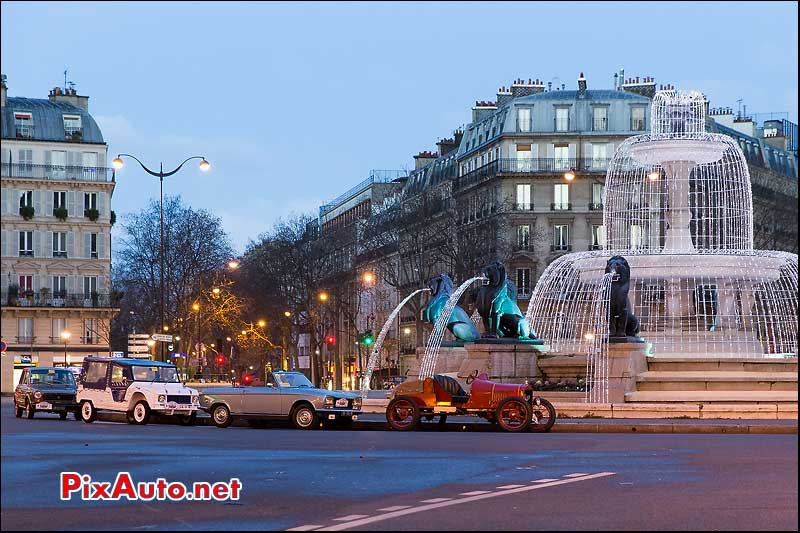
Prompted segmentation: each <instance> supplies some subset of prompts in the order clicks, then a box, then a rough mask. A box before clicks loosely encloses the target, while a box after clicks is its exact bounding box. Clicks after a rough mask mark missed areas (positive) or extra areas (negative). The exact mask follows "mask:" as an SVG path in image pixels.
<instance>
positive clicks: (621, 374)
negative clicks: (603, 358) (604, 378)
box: [608, 342, 648, 403]
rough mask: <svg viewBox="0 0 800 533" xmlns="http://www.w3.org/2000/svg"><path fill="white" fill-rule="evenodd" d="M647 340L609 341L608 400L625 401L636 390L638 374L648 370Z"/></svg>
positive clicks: (613, 401)
mask: <svg viewBox="0 0 800 533" xmlns="http://www.w3.org/2000/svg"><path fill="white" fill-rule="evenodd" d="M647 353H648V344H647V343H646V342H609V343H608V402H609V403H624V402H625V393H626V392H634V391H635V390H636V376H638V375H639V374H641V373H642V372H645V371H646V370H647Z"/></svg>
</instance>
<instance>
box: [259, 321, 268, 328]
mask: <svg viewBox="0 0 800 533" xmlns="http://www.w3.org/2000/svg"><path fill="white" fill-rule="evenodd" d="M266 326H267V322H266V321H265V320H259V321H258V327H260V328H264V327H266Z"/></svg>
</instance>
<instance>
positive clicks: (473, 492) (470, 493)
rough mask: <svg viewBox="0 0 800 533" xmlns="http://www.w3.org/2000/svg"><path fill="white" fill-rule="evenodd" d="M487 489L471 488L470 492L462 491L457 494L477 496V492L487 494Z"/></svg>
mask: <svg viewBox="0 0 800 533" xmlns="http://www.w3.org/2000/svg"><path fill="white" fill-rule="evenodd" d="M490 492H491V491H489V490H473V491H472V492H462V493H461V494H459V496H477V495H478V494H489V493H490Z"/></svg>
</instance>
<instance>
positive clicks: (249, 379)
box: [242, 374, 253, 384]
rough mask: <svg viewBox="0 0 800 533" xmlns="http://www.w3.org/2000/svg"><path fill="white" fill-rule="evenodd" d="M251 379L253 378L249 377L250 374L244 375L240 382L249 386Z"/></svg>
mask: <svg viewBox="0 0 800 533" xmlns="http://www.w3.org/2000/svg"><path fill="white" fill-rule="evenodd" d="M252 379H253V378H252V377H251V376H250V374H245V375H244V377H243V378H242V381H244V382H245V384H249V383H250V381H251V380H252Z"/></svg>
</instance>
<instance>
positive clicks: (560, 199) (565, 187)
mask: <svg viewBox="0 0 800 533" xmlns="http://www.w3.org/2000/svg"><path fill="white" fill-rule="evenodd" d="M570 207H571V206H570V204H569V184H567V183H556V184H555V185H554V186H553V210H554V211H562V210H567V209H570Z"/></svg>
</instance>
